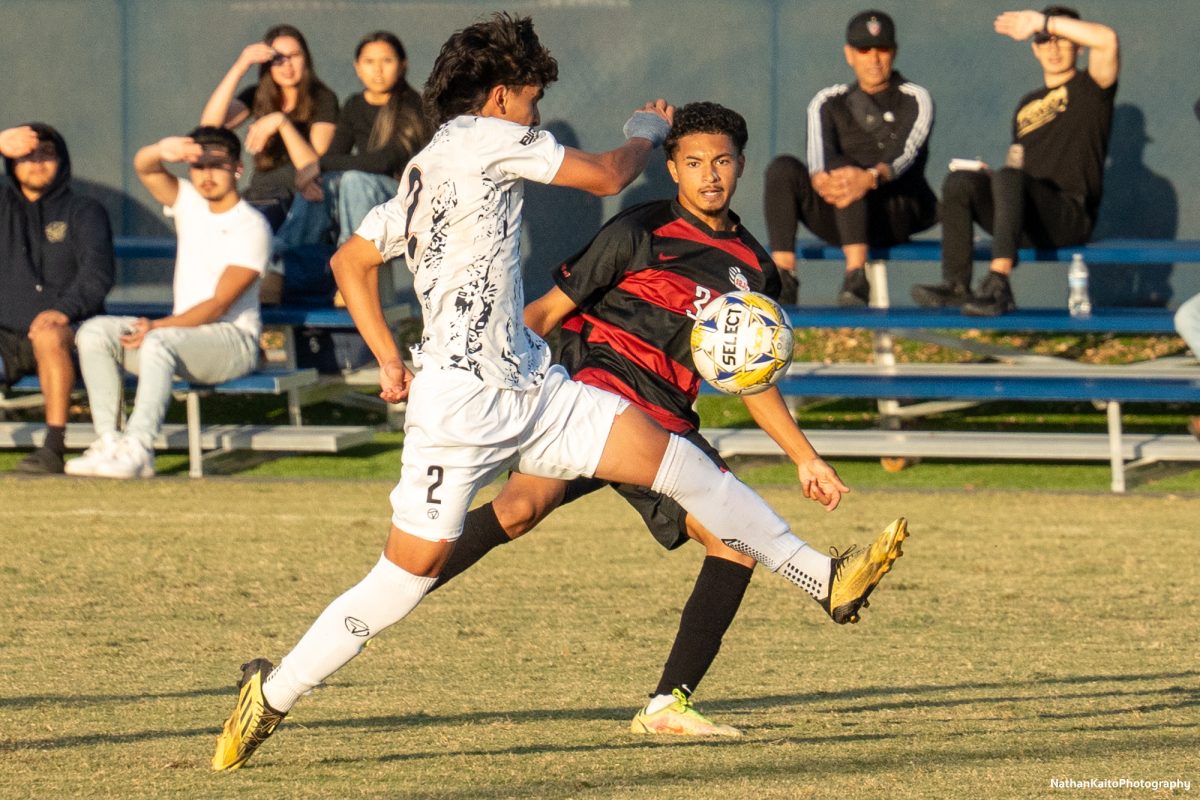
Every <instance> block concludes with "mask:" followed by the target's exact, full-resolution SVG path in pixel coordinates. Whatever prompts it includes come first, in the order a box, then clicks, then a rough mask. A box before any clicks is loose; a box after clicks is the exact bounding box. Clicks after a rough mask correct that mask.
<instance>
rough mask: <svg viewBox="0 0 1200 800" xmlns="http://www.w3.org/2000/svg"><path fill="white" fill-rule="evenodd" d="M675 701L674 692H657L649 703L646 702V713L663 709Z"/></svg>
mask: <svg viewBox="0 0 1200 800" xmlns="http://www.w3.org/2000/svg"><path fill="white" fill-rule="evenodd" d="M674 702H675V695H673V694H656V695H654V697H651V698H650V702H649V703H646V713H647V714H653V713H655V712H658V711H662V710H663V709H664V708H666V707H667V706H669V705H671V703H674Z"/></svg>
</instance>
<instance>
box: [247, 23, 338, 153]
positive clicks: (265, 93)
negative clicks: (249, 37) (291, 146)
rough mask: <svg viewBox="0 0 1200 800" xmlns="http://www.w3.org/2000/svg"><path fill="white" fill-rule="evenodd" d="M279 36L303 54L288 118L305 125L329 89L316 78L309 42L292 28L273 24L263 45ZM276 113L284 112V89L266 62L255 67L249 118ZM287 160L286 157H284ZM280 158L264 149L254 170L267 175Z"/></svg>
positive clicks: (310, 119) (309, 121)
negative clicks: (320, 93)
mask: <svg viewBox="0 0 1200 800" xmlns="http://www.w3.org/2000/svg"><path fill="white" fill-rule="evenodd" d="M280 36H289V37H291V38H293V39H295V40H296V42H297V43H298V44H299V45H300V50H301V51H303V53H304V71H303V72H301V73H300V82H299V83H298V84H296V94H297V96H296V107H295V108H293V109H292V110H291V111H289V112H288V118H289V119H290V120H291V121H292V122H295V123H299V124H308V123H311V122H312V119H313V115H314V114H316V111H317V92H318V91H320V90H321V89H325V90H326V91H328V90H329V87H327V86H326V85H325V84H324V83H322V82H321V79H320V78H318V77H317V68H316V65H315V64H313V60H312V53H311V52H309V49H308V40H307V39H305V38H304V34H303V33H301V32H300V29H299V28H297V27H296V26H294V25H272V26H271V27H270V28H267V32H266V33H264V34H263V43H265V44H271V42H273V41H275V40H276V39H278V38H279V37H280ZM275 111H283V90H282V89H280V88H279V84H277V83H275V79H274V78H272V77H271V62H270V61H267V62H265V63H263V64H260V65H259V66H258V86H257V88H255V90H254V103H253V105H252V106H251V108H250V113H251V115H252V116H253V117H254V118H255V119H258V118H260V117H265V116H266V115H267V114H270V113H273V112H275ZM284 158H285V159H286V156H285V157H284ZM279 161H280V160H279V158H278V157H277V156H276V155H272V154H271V152H270V149H269V148H268V149H264V150H262V151H261V152H259V153H257V154H256V155H255V156H254V168H255V169H256V170H258V171H259V172H269V171H270V170H272V169H275V168H276V167H278V166H279V165H280V164H279Z"/></svg>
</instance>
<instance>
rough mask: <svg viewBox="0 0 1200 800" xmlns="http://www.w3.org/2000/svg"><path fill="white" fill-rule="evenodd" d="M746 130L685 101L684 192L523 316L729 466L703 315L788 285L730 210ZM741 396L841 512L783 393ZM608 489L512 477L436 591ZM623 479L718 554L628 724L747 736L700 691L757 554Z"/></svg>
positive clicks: (628, 490)
mask: <svg viewBox="0 0 1200 800" xmlns="http://www.w3.org/2000/svg"><path fill="white" fill-rule="evenodd" d="M746 140H747V132H746V122H745V120H744V119H743V118H742V117H741V115H739V114H738V113H736V112H734V111H731V110H730V109H727V108H724V107H722V106H719V105H717V104H715V103H691V104H689V105H686V106H684V107H682V108H680V109H678V110H677V111H676V112H675V121H674V125H673V126H672V128H671V133H670V135H669V136H668V137H667V140H666V142H665V143H664V144H663V149H664V151H665V153H666V156H667V168H668V170H669V171H670V173H671V177H672V178H673V179H674V180H675V181H676V183H678V184H679V191H678V195H677V197H676V198H675V199H674V200H659V201H654V202H650V203H645V204H643V205H639V206H635V207H634V208H631V209H628V210H626V211H624V212H622V213H620V214H618V215H617V216H616V217H614V218H613V219H612V220H610V221H609V222H608V223H607V224H606V225H605V226H604V227H603V228H602V229H601V231H600V233H599V234H597V236H596V238H595V239H593V240H592V242H591V243H590V244H589V245H588V246H587V247H586V248H585V249H584V250H583V252H581V253H579V254H578V255H576V256H575V257H574V258H572V259H571V260H569V261H568V262H567V263H565V264H563V265H562V266H561V267H560V268H559V269H558V270H557V271H556V272H555V276H554V277H555V283H556V284H557V285H556V287H555V288H553V289H551V290H550V291H549V292H548V293H547V294H546V295H544V296H543V297H541V298H540V299H538V300H536V301H535V302H533V303H531V304H530V305H529V306H528V307H527V308H526V310H525V324H526V325H528V326H529V327H530V328H532V329H533V330H534V331H535V332H537V333H538V334H539V335H545V334H546V333H548V332H549V331H551V330H552V329H553V328H554V327H555V326H557V325H559V324H560V323H561V324H562V333H561V336H560V353H559V361H560V363H562V364H563V365H564V366H565V367H566V368H567V369H568V370H569V371H570V372H571V374H572V376H573V378H574V379H575V380H578V381H582V382H584V383H588V384H591V385H593V386H596V387H599V388H603V389H606V390H608V391H610V392H614V393H616V394H618V395H621V396H622V397H624V398H626V399H628V400H629V401H630V402H631V403H633V404H634V405H636V406H637V407H638V408H640V409H641V410H642V411H644V412H646V413H647V414H649V415H650V416H651V417H653V418H654V419H655V421H657V422H658V423H659V424H660V425H662V426H663V427H664V428H666V429H667V430H669V431H672V432H674V433H676V434H678V435H680V436H683V437H685V438H687V439H688V440H689V441H691V442H692V443H694V444H695V445H697V446H698V447H700V448H701V449H702V450H704V452H706V453H707V454H708V455H709V457H710V458H712V460H713V461H715V462H716V463H717V464H719V465H721V466H722V467H725V464H724V462H723V461H722V460H721V457H720V456H719V455H718V454H717V452H716V450H715V449H714V448H713V447H712V445H710V444H709V443H708V442H707V441H705V440H704V439H703V438H702V437H701V436H700V433H699V431H698V427H699V424H700V420H699V418H698V417H697V416H696V413H695V411H693V409H692V403H693V402H694V401H695V399H696V394H697V392H698V391H699V388H700V383H701V378H700V376H699V375H698V374H697V373H696V369H695V367H694V366H693V363H692V357H691V348H690V344H689V339H690V334H691V329H692V323H693V319H694V318H695V316H696V314H697V313H698V312H699V311H700V310H701V309H703V308H704V306H705V305H706V304H707V303H708V302H709V301H711V300H712V299H713V298H715V297H718V296H719V295H721V294H724V293H726V292H730V291H733V290H735V289H741V290H747V289H748V290H752V291H756V292H761V293H763V294H766V295H768V296H771V297H778V295H779V290H780V280H779V274H778V272H777V271H776V268H775V265H774V263H773V262H772V261H771V257H770V256H769V255H768V254H767V252H766V251H765V250H764V249H763V248H762V246H761V245H759V243H758V242H757V241H755V239H754V237H753V236H751V235H750V234H749V233H748V232H747V231H746V230H745V228H744V227H742V225H741V223H740V221H739V219H738V217H737V215H736V214H734V213H733V212H732V211H730V210H729V203H730V201H731V200H732V199H733V194H734V191H735V190H736V188H737V181H738V178H739V177H741V174H742V170H743V168H744V166H745V157H744V156H743V150H744V149H745V145H746ZM743 399H744V400H745V403H746V406H747V408H748V409H749V410H750V413H751V415H752V416H753V417H754V420H755V422H757V423H758V424H759V425H760V426H761V427H762V428H763V429H764V430H766V431H767V433H768V434H770V435H771V437H772V438H773V439H774V440H775V441H776V442H778V443H779V445H780V446H781V447H782V448H783V450H784V452H786V453H787V455H788V456H789V457H790V458H791V459H792V461H793V462H795V464H796V467H797V471H798V475H799V479H800V482H801V486H802V488H803V491H804V494H805V496H807V497H810V498H812V499H813V500H816V501H817V502H819V503H821V504H822V505H823V506H825V508H826V509H828V510H830V511H832V510H833V509H835V508H837V506H838V503H839V502H840V501H841V498H842V494H843V493H844V492H847V491H849V489H848V488H847V487H846V485H845V484H843V483H842V481H841V479H840V478H839V477H838V475H837V473H836V472H835V471H834V469H833V468H832V467H830V466H829V465H828V464H827V463H825V461H823V460H822V459H821V458H820V457H819V456H818V455H817V453H816V451H815V450H813V448H812V445H811V444H809V442H808V439H807V438H806V437H805V436H804V433H803V432H802V431H801V430H800V429H799V428H798V427H797V426H796V423H795V420H794V419H793V418H792V416H791V414H790V413H789V412H788V410H787V407H786V406H785V405H784V402H783V398H782V397H781V396H780V394H779V392H778V390H776V389H771V390H768V391H766V392H763V393H761V394H757V395H753V396H749V397H745V398H743ZM604 485H605V482H604V481H600V480H597V479H594V478H580V479H576V480H573V481H569V482H564V481H555V480H549V479H545V478H536V477H530V476H528V475H523V474H520V473H513V475H512V476H511V477H510V479H509V481H508V483H507V484H505V487H504V489H503V490H502V491H501V493H500V494H499V496H498V497H497V498H496V499H495V500H494V501H492V502H491V503H489V504H487V505H485V506H482V507H480V508H477V509H474V510H473V511H471V512H470V513H469V514H468V515H467V520H466V525H465V528H464V530H463V535H462V537H461V538H460V539H459V540H458V543H457V546H456V548H455V550H454V552H453V554H452V555H451V556H450V560H449V561H448V562H447V564H446V566H445V567H444V568H443V570H442V573H441V576H440V577H439V579H438V582H437V584H436V585H435V588H436V586H440V585H442V584H443V583H445V582H446V581H448V580H449V579H450V578H452V577H454V576H455V575H457V574H458V573H460V572H462V571H463V570H465V569H466V568H467V567H469V566H471V565H472V564H474V563H475V562H476V561H478V560H479V559H481V558H482V557H483V556H484V555H485V554H486V553H487V552H488V551H490V550H491V549H492V548H494V547H496V546H497V545H500V544H504V543H506V542H508V541H510V540H511V539H514V538H516V537H518V536H520V535H522V534H523V533H525V532H527V531H529V530H530V529H532V528H533V527H534V526H535V525H536V524H537V523H538V522H539V521H540V520H542V519H543V518H544V517H545V516H546V515H548V514H549V513H550V512H551V511H553V510H554V509H555V508H557V507H558V506H559V505H562V504H563V503H568V502H571V501H572V500H575V499H577V498H579V497H582V496H583V495H585V494H589V493H590V492H593V491H595V490H596V489H599V488H600V487H602V486H604ZM612 485H613V488H615V489H616V490H617V491H618V492H619V493H620V494H621V495H622V496H623V497H625V499H626V500H628V501H629V503H630V504H631V505H632V506H633V507H634V508H635V509H637V511H638V512H639V513H640V514H641V515H642V517H643V518H644V519H645V521H646V524H647V526H648V527H649V529H650V532H651V533H652V534H653V535H654V537H655V538H656V539H657V540H658V541H659V543H660V544H662V545H663V546H664V547H666V548H667V549H674V548H676V547H678V546H679V545H681V544H683V543H684V542H686V541H687V540H688V539H689V538H690V539H694V540H696V541H698V542H699V543H700V544H702V545H703V546H704V548H705V550H706V551H707V554H708V556H707V558H705V560H704V565H703V567H702V568H701V571H700V575H699V577H698V578H697V580H696V585H695V588H694V589H693V591H692V595H691V598H690V599H689V600H688V602H687V604H686V606H685V607H684V610H683V617H682V619H681V621H680V626H679V632H678V634H677V635H676V638H675V644H674V646H673V648H672V650H671V654H670V656H669V657H668V659H667V663H666V666H665V668H664V671H663V675H662V679H661V680H660V681H659V684H658V687H657V689H655V691H654V693H653V695H651V699H650V702H649V703H648V704H647V705H646V707H644V708H643V709H642V710H641V711H640V712H638V714H637V715H636V716H635V717H634V719H633V722H632V725H631V729H632V730H633V731H634V732H635V733H674V734H690V735H722V736H737V735H740V731H738V730H737V729H736V728H733V727H730V726H728V725H718V724H714V723H713V722H710V721H709V720H708V719H706V718H705V717H703V716H702V715H701V714H699V713H698V712H697V711H696V710H695V709H694V708H693V707H692V703H691V694H692V692H693V691H694V690H695V689H696V686H697V684H698V683H699V682H700V680H701V678H703V677H704V674H705V672H706V671H707V670H708V668H709V666H710V665H711V664H712V662H713V660H714V659H715V658H716V655H717V651H718V650H719V649H720V646H721V639H722V637H723V636H724V634H725V631H726V630H727V629H728V627H729V625H730V623H732V622H733V617H734V615H735V614H736V613H737V610H738V606H739V605H740V604H741V601H742V596H743V594H744V593H745V591H746V587H747V585H748V584H749V582H750V576H751V573H752V570H753V568H754V564H755V562H754V560H753V559H752V558H750V557H749V556H746V555H744V554H742V553H740V552H737V551H735V550H732V549H730V548H729V547H727V546H726V545H725V544H723V543H722V542H721V540H720V539H718V538H717V537H715V536H714V535H713V534H711V533H710V532H709V531H707V530H705V529H704V528H703V527H702V526H700V525H699V524H698V523H697V522H696V521H695V520H694V519H693V518H692V517H691V516H689V515H688V514H687V513H686V512H685V511H684V510H683V509H682V508H680V506H679V505H678V504H677V503H675V502H674V501H673V500H671V499H669V498H667V497H664V496H662V495H660V494H658V493H656V492H654V491H652V490H650V489H644V488H641V487H635V486H629V485H625V484H612ZM826 611H828V609H826ZM855 619H857V618H855Z"/></svg>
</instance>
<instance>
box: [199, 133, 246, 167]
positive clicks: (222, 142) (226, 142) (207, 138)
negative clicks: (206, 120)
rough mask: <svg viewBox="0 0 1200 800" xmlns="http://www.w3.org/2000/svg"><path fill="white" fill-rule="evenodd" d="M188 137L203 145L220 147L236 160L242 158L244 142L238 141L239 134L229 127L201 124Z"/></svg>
mask: <svg viewBox="0 0 1200 800" xmlns="http://www.w3.org/2000/svg"><path fill="white" fill-rule="evenodd" d="M188 137H189V138H190V139H191V140H192V141H193V142H195V143H196V144H198V145H200V146H201V147H220V148H222V149H223V150H225V152H227V153H229V157H230V158H232V159H233V160H234V161H241V160H242V143H241V142H239V141H238V137H237V134H235V133H234V132H233V131H231V130H229V129H228V128H220V127H217V126H215V125H201V126H200V127H199V128H196V129H195V130H193V131H192V132H191V133H189V134H188Z"/></svg>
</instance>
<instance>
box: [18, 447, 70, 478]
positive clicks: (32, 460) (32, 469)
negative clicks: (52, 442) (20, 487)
mask: <svg viewBox="0 0 1200 800" xmlns="http://www.w3.org/2000/svg"><path fill="white" fill-rule="evenodd" d="M13 472H19V473H21V474H22V475H62V472H63V457H62V453H56V452H54V451H53V450H51V449H50V448H48V447H39V448H38V449H37V450H34V451H33V452H32V453H30V454H29V455H27V456H25V457H24V458H22V459H21V460H20V461H18V462H17V466H16V467H14V468H13Z"/></svg>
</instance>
